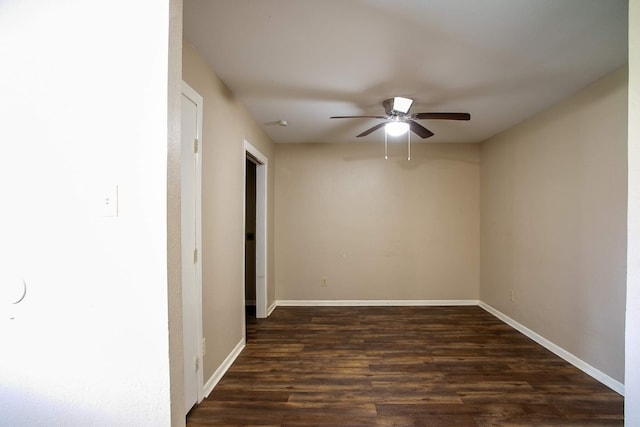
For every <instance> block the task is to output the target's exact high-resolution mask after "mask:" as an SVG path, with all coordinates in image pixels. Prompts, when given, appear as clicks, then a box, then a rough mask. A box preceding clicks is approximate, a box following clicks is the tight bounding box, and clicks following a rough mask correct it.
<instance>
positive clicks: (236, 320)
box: [182, 42, 275, 382]
mask: <svg viewBox="0 0 640 427" xmlns="http://www.w3.org/2000/svg"><path fill="white" fill-rule="evenodd" d="M182 72H183V76H182V77H183V80H184V81H185V82H187V84H189V85H190V86H191V87H192V88H193V89H195V90H196V91H197V92H198V93H199V94H200V95H201V96H202V97H203V103H204V119H203V136H202V156H203V157H202V195H203V196H202V288H203V290H202V291H203V322H204V336H205V338H206V340H207V342H208V346H207V354H206V355H205V357H204V379H205V382H206V381H207V380H208V379H209V378H210V377H211V375H212V374H213V373H214V372H215V370H216V369H217V368H218V367H219V366H220V364H221V363H222V361H223V360H224V359H225V358H226V357H227V356H228V355H229V353H230V352H231V351H232V350H233V348H234V347H235V346H236V345H237V344H238V343H239V342H240V340H241V339H242V337H243V334H244V330H243V325H244V317H243V316H244V307H243V305H244V296H243V294H244V282H243V275H244V236H243V230H244V222H243V218H244V217H243V194H244V191H245V184H244V176H243V170H244V162H245V157H244V146H243V144H244V140H245V139H246V140H247V141H249V142H250V143H251V144H252V145H253V146H254V147H256V148H257V149H258V150H260V151H261V152H262V154H264V155H265V156H266V157H267V158H268V159H270V160H271V159H273V144H272V142H271V141H270V140H269V138H268V137H267V136H266V135H265V134H264V133H263V132H262V131H261V129H260V128H259V126H258V125H257V124H256V123H255V122H254V120H253V119H252V118H251V116H249V114H248V113H247V111H246V110H245V109H244V108H243V106H242V105H241V104H240V103H239V102H238V101H237V100H236V99H235V98H234V96H233V94H232V93H231V92H230V91H229V90H228V89H227V88H226V87H225V86H224V84H223V83H222V82H221V81H220V80H219V79H218V77H217V76H216V75H215V74H214V73H213V72H212V71H211V69H210V67H209V66H208V64H206V63H205V61H204V60H203V58H202V57H201V56H200V55H199V54H198V53H197V52H196V51H195V50H194V48H193V47H192V46H191V45H189V44H188V43H186V42H185V44H184V46H183V68H182ZM269 169H270V170H269V176H268V190H267V191H268V193H269V194H273V167H272V165H269ZM273 217H274V216H273V197H270V198H269V201H268V212H267V220H268V224H267V239H268V245H269V246H268V262H267V274H268V275H267V283H268V285H269V289H268V300H269V302H272V301H273V300H274V298H275V294H274V286H273V284H274V280H273V277H274V276H273V272H274V269H273V237H272V235H271V230H273Z"/></svg>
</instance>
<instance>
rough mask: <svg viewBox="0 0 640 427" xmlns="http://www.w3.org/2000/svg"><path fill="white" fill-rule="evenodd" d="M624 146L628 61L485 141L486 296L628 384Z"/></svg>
mask: <svg viewBox="0 0 640 427" xmlns="http://www.w3.org/2000/svg"><path fill="white" fill-rule="evenodd" d="M626 144H627V71H626V69H621V70H618V71H616V72H614V73H612V74H609V75H607V76H606V77H604V78H603V79H601V80H599V81H597V82H595V83H593V84H592V85H590V86H589V87H587V88H585V89H584V90H582V91H581V92H579V93H578V94H576V95H574V96H573V97H571V98H569V99H567V100H565V101H563V102H562V103H560V104H558V105H556V106H554V107H552V108H550V109H548V110H546V111H544V112H542V113H539V114H538V115H536V116H534V117H532V118H530V119H529V120H527V121H525V122H523V123H521V124H519V125H517V126H515V127H514V128H511V129H510V130H508V131H506V132H504V133H502V134H500V135H498V136H496V137H493V138H491V139H490V140H488V141H486V142H484V143H483V144H482V145H481V150H480V158H481V186H480V188H481V190H480V200H481V204H480V206H481V208H480V212H481V214H480V215H481V264H480V265H481V276H480V277H481V279H480V283H481V285H480V298H481V300H482V301H483V302H485V303H487V304H489V305H491V306H493V307H494V308H496V309H498V310H499V311H501V312H503V313H504V314H506V315H508V316H510V317H511V318H513V319H514V320H516V321H518V322H520V323H521V324H523V325H524V326H526V327H528V328H529V329H531V330H533V331H534V332H537V333H538V334H540V335H542V336H543V337H545V338H546V339H548V340H550V341H551V342H553V343H555V344H556V345H559V346H560V347H562V348H564V349H565V350H567V351H569V352H570V353H572V354H574V355H575V356H577V357H579V358H580V359H582V360H583V361H585V362H587V363H588V364H590V365H592V366H594V367H596V368H597V369H599V370H601V371H603V372H604V373H606V374H607V375H609V376H611V377H613V378H614V379H616V380H618V381H621V382H622V381H623V380H624V312H625V274H626V222H625V219H626V207H627V204H626V200H627V184H626V182H627V181H626V180H627V176H626V172H627V164H626V160H627V145H626ZM512 291H513V292H514V297H515V301H511V292H512Z"/></svg>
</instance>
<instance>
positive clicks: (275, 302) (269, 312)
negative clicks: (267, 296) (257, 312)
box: [267, 301, 278, 317]
mask: <svg viewBox="0 0 640 427" xmlns="http://www.w3.org/2000/svg"><path fill="white" fill-rule="evenodd" d="M277 307H278V301H274V302H273V303H272V304H271V305H270V306H269V307H267V317H269V316H271V313H273V310H275V309H276V308H277Z"/></svg>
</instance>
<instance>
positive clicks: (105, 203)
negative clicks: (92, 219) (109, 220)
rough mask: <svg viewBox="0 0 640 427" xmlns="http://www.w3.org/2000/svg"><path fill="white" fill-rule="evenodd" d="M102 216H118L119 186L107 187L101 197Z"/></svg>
mask: <svg viewBox="0 0 640 427" xmlns="http://www.w3.org/2000/svg"><path fill="white" fill-rule="evenodd" d="M99 203H100V216H103V217H114V216H118V186H117V185H114V186H111V187H107V188H105V189H104V190H103V191H102V194H101V195H100V200H99Z"/></svg>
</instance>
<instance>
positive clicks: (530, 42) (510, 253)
mask: <svg viewBox="0 0 640 427" xmlns="http://www.w3.org/2000/svg"><path fill="white" fill-rule="evenodd" d="M626 20H627V4H626V2H624V1H618V2H615V1H614V2H590V3H588V6H585V5H584V4H583V3H580V2H572V1H564V2H538V1H536V2H533V1H518V2H509V3H506V2H500V1H498V2H495V1H490V2H470V1H454V2H444V1H442V2H438V1H436V2H419V1H416V2H412V1H407V2H383V1H382V2H380V1H373V2H367V1H365V2H360V1H353V2H331V1H329V2H290V1H266V2H250V1H249V2H225V1H213V2H212V1H194V0H187V1H185V3H184V20H183V34H184V41H183V76H182V77H183V81H184V82H185V83H186V85H187V86H188V87H189V88H190V90H193V91H194V92H195V93H197V94H198V95H199V96H200V97H201V98H199V99H200V101H198V102H199V103H200V104H201V105H202V110H203V118H202V129H201V130H200V131H196V133H197V132H201V135H202V136H201V139H202V142H201V151H200V156H201V162H202V179H201V186H202V188H201V193H202V202H201V206H202V226H201V227H202V232H201V238H202V271H201V285H199V286H200V288H201V292H202V296H201V301H202V304H201V307H202V309H201V313H202V325H203V329H202V339H203V340H204V342H205V347H206V349H207V350H206V353H205V354H204V355H203V356H202V357H203V362H204V363H203V375H202V384H199V383H198V378H195V376H194V378H195V381H194V382H195V387H194V386H193V385H189V384H188V382H187V388H189V387H191V388H194V389H196V390H195V392H194V393H193V395H192V397H191V401H189V400H187V404H186V408H185V409H186V410H187V411H188V410H189V408H191V407H192V406H193V404H195V403H197V402H200V404H199V405H198V406H196V407H195V408H194V409H193V410H192V411H191V412H190V415H189V417H188V423H189V424H190V425H194V426H196V425H207V424H216V423H219V424H225V425H226V424H230V425H231V424H238V425H242V424H269V425H271V424H273V425H499V424H500V423H504V424H505V425H506V424H509V423H512V424H524V425H526V424H550V425H587V424H590V423H591V424H593V425H620V424H622V422H623V421H622V419H623V397H622V396H623V394H624V385H623V384H624V349H625V347H624V331H625V326H624V325H625V292H626V238H627V237H626V233H627V226H626V209H627V87H628V83H627V22H626ZM198 102H196V103H198ZM389 124H392V125H404V126H406V128H407V129H405V132H404V133H402V130H401V131H400V135H397V134H394V133H393V132H391V131H390V130H389V129H388V125H389ZM396 133H398V132H396ZM245 153H246V154H245ZM247 156H248V157H249V158H250V159H252V160H251V161H249V162H248V163H246V162H245V158H246V157H247ZM256 156H259V158H260V159H261V160H256ZM247 165H248V166H247ZM256 168H257V169H258V170H262V171H263V173H264V177H263V181H261V182H258V184H257V186H258V188H263V192H264V194H263V196H262V198H263V199H262V201H261V202H260V201H259V202H258V203H257V206H258V208H257V210H258V212H259V211H260V210H261V209H263V210H264V214H263V216H262V217H259V218H258V222H259V223H262V224H263V228H262V230H263V232H264V235H263V236H261V235H260V232H259V231H258V232H256V226H255V225H253V224H251V225H249V222H247V221H246V220H247V218H249V217H250V218H252V219H255V218H256V215H257V214H256V195H255V194H254V193H255V192H252V193H251V194H250V195H249V193H246V194H245V180H246V181H247V182H249V181H250V182H252V183H253V184H252V185H255V180H256V178H255V176H254V174H255V172H251V173H249V171H255V169H256ZM245 171H246V172H245ZM245 178H246V179H245ZM258 198H260V197H258ZM249 206H252V207H251V208H250V209H249V208H248V207H249ZM239 235H245V236H246V239H245V241H242V240H240V239H238V237H237V236H239ZM256 246H257V247H259V248H263V252H262V255H260V254H258V256H257V258H258V263H260V262H261V263H262V264H261V265H258V267H257V270H256V269H255V268H253V267H255V263H256V252H255V247H256ZM246 248H251V250H250V251H249V250H248V249H247V250H246V251H245V249H246ZM183 249H184V248H183ZM245 259H246V262H245ZM245 264H246V265H249V264H251V266H252V269H251V270H243V269H242V267H243V265H245ZM246 276H251V279H252V280H251V282H250V285H247V288H246V289H245V288H244V287H242V286H238V283H243V282H247V277H246ZM260 294H262V296H260ZM196 301H197V302H196V305H197V306H198V307H199V306H200V303H199V302H198V301H199V300H198V299H196ZM245 304H246V305H245ZM245 307H246V311H247V313H250V314H252V313H255V315H256V317H257V319H254V318H253V317H252V315H250V316H249V317H247V318H246V319H247V320H246V322H247V323H246V324H245V315H244V313H245ZM187 310H188V308H185V311H187ZM505 323H506V324H505ZM507 325H509V326H507ZM185 333H186V332H185ZM512 334H513V335H512ZM194 342H195V343H196V346H195V347H194V349H195V355H196V357H199V356H200V355H202V352H199V351H198V349H200V347H199V345H200V344H198V340H195V341H194ZM185 354H186V353H185ZM529 357H530V358H529ZM556 369H557V370H556ZM186 375H188V373H187V374H186ZM534 378H536V379H534ZM205 396H208V397H206V398H205Z"/></svg>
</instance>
